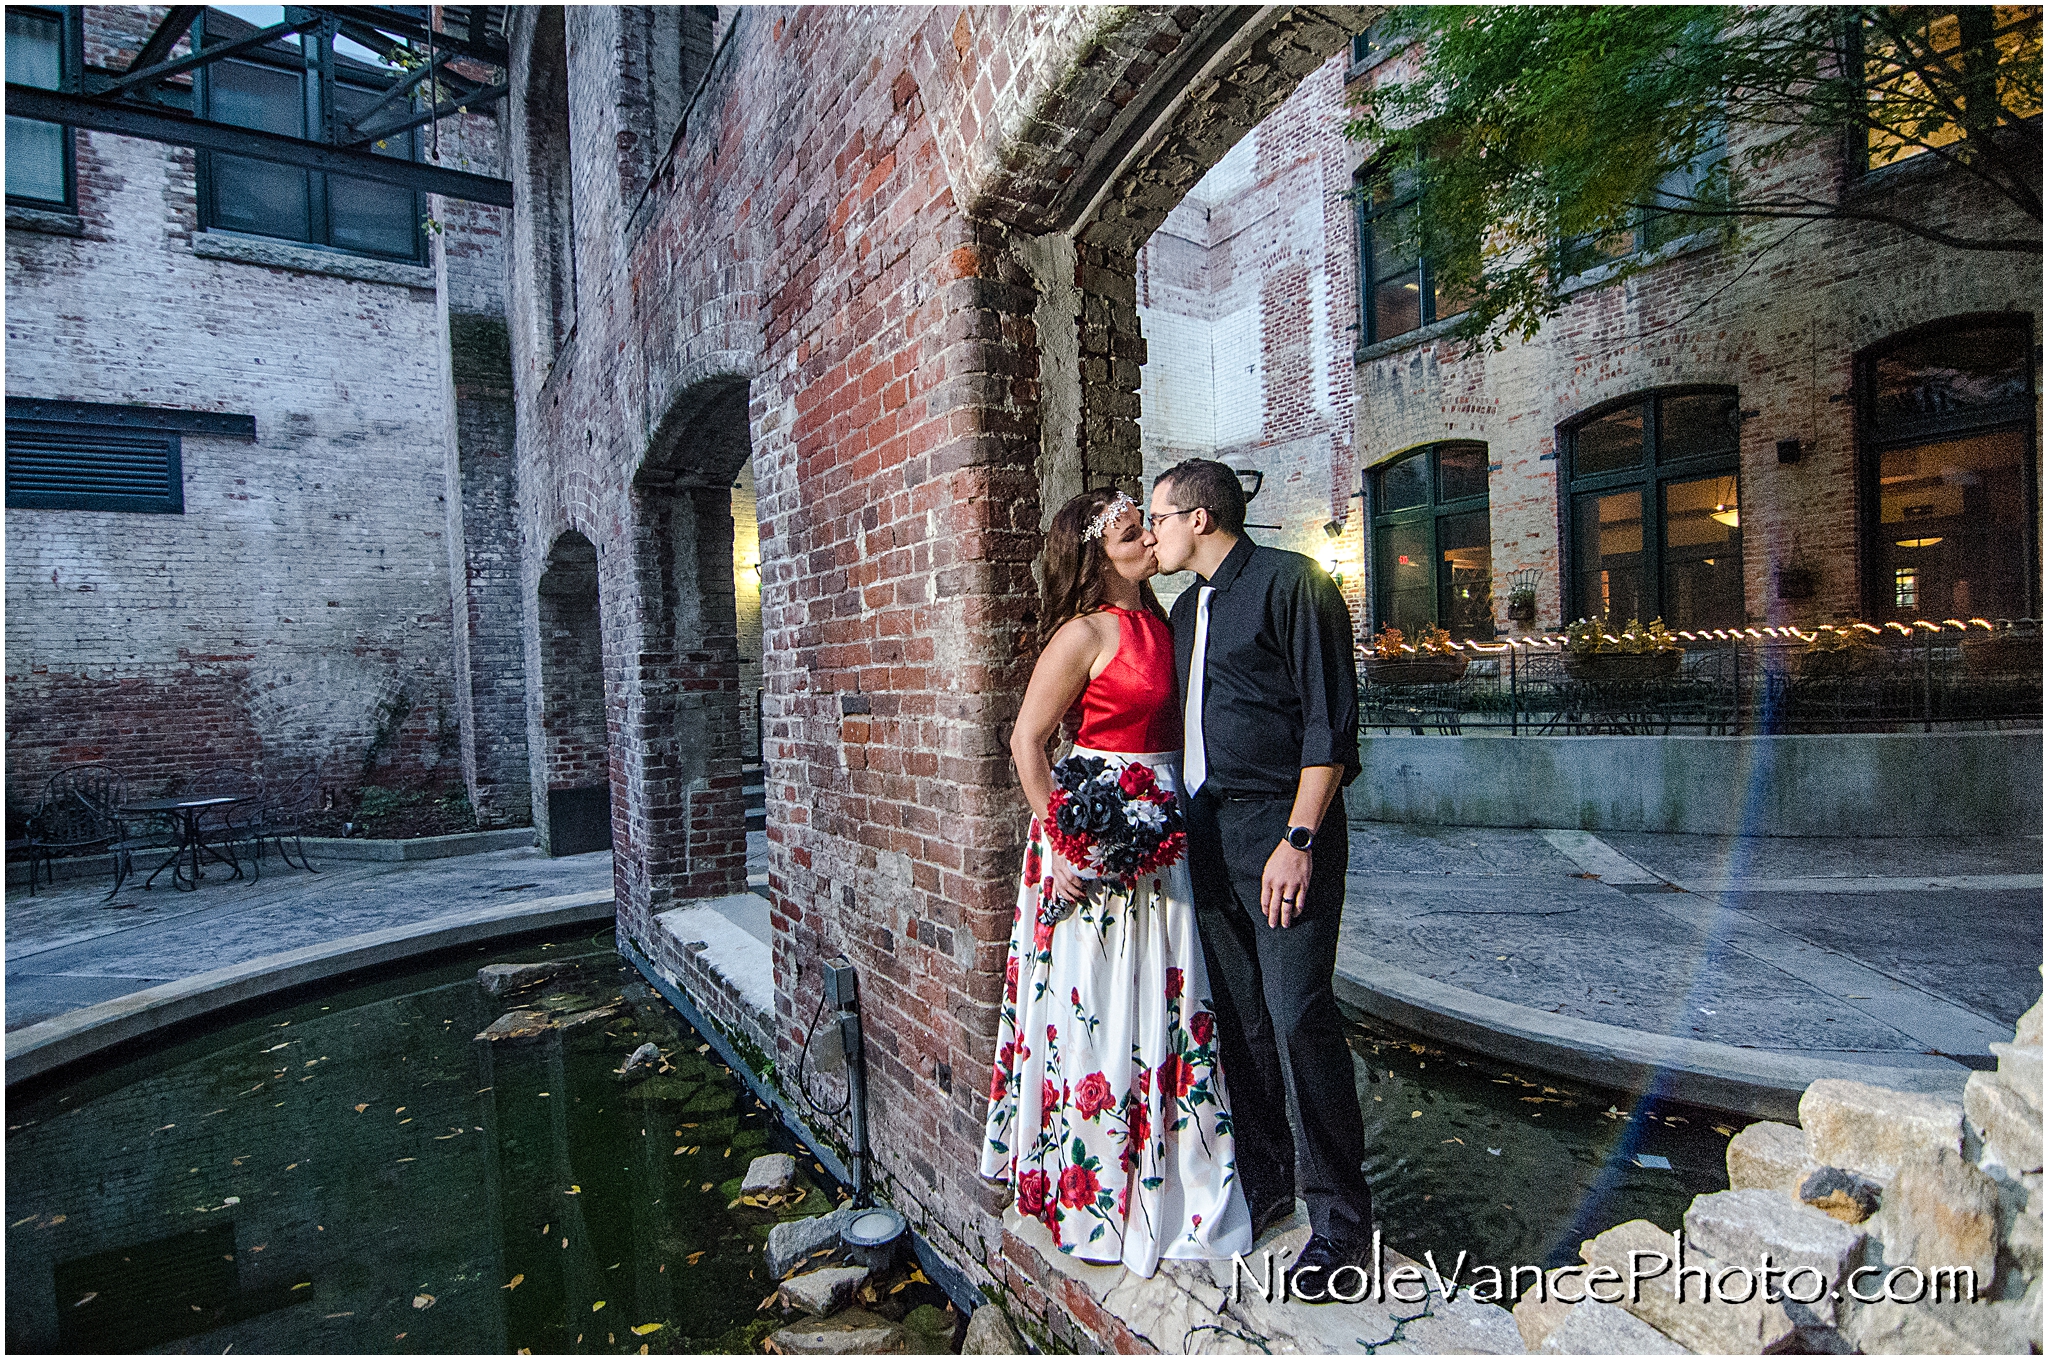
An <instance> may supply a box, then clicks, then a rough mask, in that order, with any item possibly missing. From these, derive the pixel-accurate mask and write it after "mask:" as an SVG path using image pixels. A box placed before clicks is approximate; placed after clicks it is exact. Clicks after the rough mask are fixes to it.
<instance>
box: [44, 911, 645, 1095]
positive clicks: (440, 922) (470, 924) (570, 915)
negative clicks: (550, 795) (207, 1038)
mask: <svg viewBox="0 0 2048 1360" xmlns="http://www.w3.org/2000/svg"><path fill="white" fill-rule="evenodd" d="M611 916H612V890H611V889H609V888H604V889H599V890H595V891H591V892H581V893H568V894H565V895H562V896H559V897H538V898H532V899H530V900H528V901H524V902H508V903H503V904H499V905H493V906H489V907H479V908H476V909H475V910H472V911H458V912H450V913H448V914H446V915H442V916H431V917H428V918H427V919H425V920H423V921H414V922H411V923H410V924H407V925H402V926H392V927H389V928H388V929H385V930H372V931H365V932H364V933H362V934H360V935H349V936H344V937H343V938H341V939H338V940H328V941H325V942H323V943H321V944H310V945H306V946H304V947H302V948H299V949H288V950H286V951H284V952H283V953H280V954H268V955H265V956H264V957H262V958H258V959H250V960H249V961H247V962H246V963H237V964H231V965H229V966H228V967H226V968H216V969H213V970H212V971H211V972H206V973H198V974H194V975H193V976H191V977H186V978H179V979H177V980H176V981H173V982H166V983H164V984H162V985H161V986H157V987H149V988H145V989H144V990H142V991H139V992H131V993H129V994H128V995H127V996H121V997H115V998H114V999H113V1000H111V1001H102V1002H100V1003H99V1004H98V1005H95V1006H87V1007H85V1008H84V1009H82V1010H76V1011H72V1012H71V1013H70V1014H68V1015H60V1016H58V1017H56V1018H55V1019H53V1020H45V1021H43V1022H42V1023H40V1024H35V1025H27V1026H24V1027H23V1028H21V1029H18V1030H16V1031H14V1032H13V1033H12V1034H9V1035H8V1036H7V1071H6V1084H7V1085H8V1086H10V1087H11V1086H13V1085H15V1084H16V1083H18V1082H23V1081H27V1080H28V1079H30V1078H32V1077H39V1076H41V1075H43V1074H44V1073H46V1072H49V1071H52V1070H53V1069H55V1068H58V1067H62V1066H63V1065H64V1064H66V1063H71V1062H76V1061H78V1060H79V1059H81V1058H86V1057H90V1056H92V1055H93V1054H96V1053H101V1052H104V1051H105V1050H107V1049H109V1048H113V1047H114V1046H116V1045H118V1044H122V1043H126V1042H128V1041H129V1040H132V1039H139V1038H141V1037H143V1036H144V1035H147V1034H151V1033H154V1032H155V1031H157V1030H160V1029H163V1028H165V1027H167V1026H170V1025H174V1024H177V1023H179V1022H181V1021H185V1020H191V1019H195V1018H197V1017H199V1016H203V1015H207V1014H210V1013H212V1012H214V1011H218V1010H223V1009H225V1008H226V1007H229V1006H233V1005H236V1004H237V1003H239V1002H243V1001H249V1000H253V999H255V998H258V997H264V996H269V995H271V994H273V993H276V992H281V991H285V990H287V989H288V988H292V987H298V986H303V985H304V984H306V983H309V982H322V981H325V980H326V979H328V978H333V977H339V976H340V975H342V974H343V973H349V972H353V971H355V970H356V969H358V968H368V967H373V966H375V965H377V964H383V963H393V962H396V961H398V960H401V959H406V958H411V957H413V956H415V955H418V954H426V953H431V952H433V951H434V950H437V949H447V948H450V947H452V946H454V945H463V944H473V943H476V942H478V941H481V940H489V939H494V938H496V937H498V936H501V935H517V934H524V933H525V932H527V931H531V930H546V929H549V928H550V927H554V926H565V925H574V924H576V923H577V922H581V921H595V920H606V921H608V920H610V919H611Z"/></svg>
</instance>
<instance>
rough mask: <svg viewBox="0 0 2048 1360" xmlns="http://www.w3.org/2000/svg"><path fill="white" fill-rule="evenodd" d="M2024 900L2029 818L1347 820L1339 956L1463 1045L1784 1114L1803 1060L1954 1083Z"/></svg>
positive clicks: (1817, 1072)
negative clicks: (1772, 826)
mask: <svg viewBox="0 0 2048 1360" xmlns="http://www.w3.org/2000/svg"><path fill="white" fill-rule="evenodd" d="M2041 902H2042V899H2041V841H2040V839H2039V838H2037V837H2036V838H2027V839H1999V840H1974V841H1973V840H1961V839H1944V840H1913V839H1887V840H1846V839H1818V838H1762V837H1748V838H1744V837H1716V836H1670V835H1655V834H1648V833H1610V834H1604V835H1593V834H1590V833H1587V832H1581V831H1543V830H1504V829H1494V828H1462V827H1411V826H1395V825H1387V824H1380V823H1365V822H1360V823H1354V825H1353V827H1352V833H1351V878H1350V887H1349V892H1348V895H1347V901H1346V905H1345V912H1344V931H1343V940H1342V944H1341V946H1340V949H1339V955H1338V974H1339V980H1340V991H1341V992H1342V993H1343V994H1344V995H1345V996H1346V998H1347V999H1348V1000H1350V1001H1351V1002H1353V1003H1354V1004H1357V1005H1360V1006H1361V1007H1363V1008H1364V1009H1366V1010H1368V1011H1371V1012H1373V1013H1375V1014H1378V1015H1381V1016H1382V1017H1383V1018H1386V1019H1390V1020H1394V1021H1397V1022H1399V1023H1403V1024H1407V1025H1410V1026H1412V1027H1415V1028H1418V1029H1422V1030H1424V1031H1426V1032H1431V1033H1434V1034H1437V1035H1438V1036H1440V1037H1442V1038H1444V1039H1447V1040H1449V1041H1451V1042H1454V1043H1459V1044H1463V1045H1466V1046H1468V1047H1473V1048H1478V1049H1480V1051H1482V1052H1488V1053H1491V1054H1494V1055H1495V1056H1499V1057H1503V1058H1509V1059H1514V1060H1521V1061H1528V1062H1534V1063H1537V1064H1538V1065H1542V1066H1547V1067H1550V1068H1551V1069H1553V1070H1558V1071H1565V1072H1572V1073H1575V1074H1577V1075H1581V1076H1583V1077H1585V1078H1586V1079H1588V1080H1594V1081H1601V1080H1606V1081H1612V1082H1613V1083H1614V1084H1617V1085H1627V1086H1643V1085H1647V1084H1648V1083H1649V1081H1650V1080H1651V1079H1653V1078H1654V1079H1656V1080H1658V1081H1659V1082H1660V1084H1661V1085H1662V1087H1663V1089H1664V1091H1665V1093H1666V1094H1669V1095H1672V1096H1674V1097H1678V1098H1690V1099H1695V1100H1700V1101H1702V1102H1704V1103H1711V1104H1719V1105H1724V1106H1727V1107H1729V1108H1736V1109H1746V1110H1750V1111H1752V1112H1755V1113H1770V1114H1776V1115H1778V1116H1779V1117H1783V1116H1784V1115H1786V1114H1788V1113H1789V1112H1790V1107H1791V1106H1792V1105H1795V1104H1796V1101H1797V1092H1798V1091H1799V1090H1801V1089H1803V1088H1804V1086H1805V1085H1806V1084H1807V1083H1808V1082H1810V1081H1812V1080H1814V1079H1815V1078H1818V1077H1821V1076H1852V1077H1858V1078H1860V1079H1863V1080H1868V1081H1882V1082H1884V1083H1885V1084H1887V1085H1892V1086H1898V1087H1905V1088H1909V1089H1917V1090H1928V1091H1940V1092H1945V1093H1950V1094H1957V1095H1959V1094H1960V1091H1961V1087H1962V1084H1963V1080H1964V1079H1965V1078H1966V1077H1967V1075H1968V1071H1969V1068H1970V1067H1971V1066H1989V1065H1990V1064H1989V1059H1988V1055H1987V1054H1986V1051H1985V1045H1986V1044H1987V1043H1990V1042H1992V1041H1994V1040H1998V1041H2003V1040H2007V1039H2009V1037H2010V1035H2011V1033H2012V1026H2013V1022H2014V1021H2015V1020H2016V1019H2018V1017H2019V1016H2020V1014H2021V1013H2022V1012H2023V1011H2025V1010H2026V1008H2027V1007H2028V1006H2031V1005H2032V1004H2033V1002H2034V1000H2035V998H2036V997H2038V996H2039V995H2040V992H2041V973H2040V965H2041V960H2042V955H2041V943H2042V939H2041ZM1744 1088H1748V1089H1747V1094H1746V1095H1745V1094H1744ZM1773 1092H1775V1093H1776V1094H1775V1095H1773V1094H1772V1093H1773Z"/></svg>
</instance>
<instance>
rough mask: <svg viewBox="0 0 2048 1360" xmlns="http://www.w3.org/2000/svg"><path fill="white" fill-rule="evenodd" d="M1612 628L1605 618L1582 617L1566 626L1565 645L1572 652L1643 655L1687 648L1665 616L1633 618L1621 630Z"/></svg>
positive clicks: (1587, 654) (1579, 653) (1589, 654)
mask: <svg viewBox="0 0 2048 1360" xmlns="http://www.w3.org/2000/svg"><path fill="white" fill-rule="evenodd" d="M1613 628H1614V625H1613V624H1612V623H1610V622H1609V621H1608V620H1606V619H1580V620H1579V621H1578V622H1576V623H1574V624H1572V625H1571V626H1570V627H1568V628H1566V629H1565V630H1564V637H1565V647H1566V649H1567V650H1569V651H1570V652H1571V654H1572V655H1573V656H1595V655H1606V656H1612V655H1616V654H1623V655H1629V656H1640V655H1643V654H1644V653H1648V652H1679V651H1684V650H1685V648H1684V645H1683V644H1681V643H1680V642H1679V640H1678V639H1677V638H1676V637H1675V636H1673V634H1672V632H1671V630H1670V629H1669V628H1666V627H1665V626H1664V620H1662V619H1651V620H1650V621H1649V622H1648V623H1643V622H1641V621H1640V620H1637V619H1630V620H1629V621H1628V623H1627V625H1626V626H1624V627H1623V628H1622V629H1621V630H1620V631H1619V632H1615V631H1613Z"/></svg>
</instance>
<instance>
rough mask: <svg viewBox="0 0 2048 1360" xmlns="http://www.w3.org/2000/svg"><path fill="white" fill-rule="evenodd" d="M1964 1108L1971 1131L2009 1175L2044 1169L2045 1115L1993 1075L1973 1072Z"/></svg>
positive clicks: (1966, 1092) (1964, 1099) (1966, 1089)
mask: <svg viewBox="0 0 2048 1360" xmlns="http://www.w3.org/2000/svg"><path fill="white" fill-rule="evenodd" d="M1963 1108H1964V1109H1965V1110H1967V1111H1969V1114H1970V1127H1972V1128H1974V1129H1975V1130H1976V1131H1977V1135H1978V1136H1979V1137H1980V1138H1982V1139H1983V1140H1984V1142H1985V1145H1986V1146H1985V1152H1986V1154H1987V1155H1988V1156H1990V1157H1993V1158H1996V1159H1997V1161H1998V1162H1999V1164H2000V1165H2002V1166H2004V1167H2005V1168H2006V1169H2007V1170H2008V1171H2012V1172H2015V1173H2019V1174H2025V1173H2026V1172H2029V1171H2039V1170H2040V1169H2041V1112H2040V1111H2039V1110H2037V1109H2035V1108H2034V1107H2033V1106H2031V1105H2029V1104H2027V1102H2026V1101H2024V1100H2022V1099H2021V1098H2020V1097H2019V1096H2018V1095H2017V1094H2015V1093H2014V1092H2013V1090H2012V1088H2011V1087H2009V1086H2007V1085H2005V1084H2004V1083H2002V1082H2000V1081H1999V1079H1998V1077H1997V1075H1996V1074H1995V1073H1991V1072H1972V1073H1971V1074H1970V1080H1969V1081H1968V1083H1966V1084H1965V1085H1964V1087H1963Z"/></svg>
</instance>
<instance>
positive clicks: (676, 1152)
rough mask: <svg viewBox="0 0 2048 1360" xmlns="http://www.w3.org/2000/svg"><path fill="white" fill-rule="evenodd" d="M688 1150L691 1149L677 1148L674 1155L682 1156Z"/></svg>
mask: <svg viewBox="0 0 2048 1360" xmlns="http://www.w3.org/2000/svg"><path fill="white" fill-rule="evenodd" d="M688 1151H689V1149H688V1148H677V1149H676V1150H675V1153H674V1154H673V1155H675V1156H677V1157H680V1156H682V1155H683V1154H684V1153H685V1152H688Z"/></svg>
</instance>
